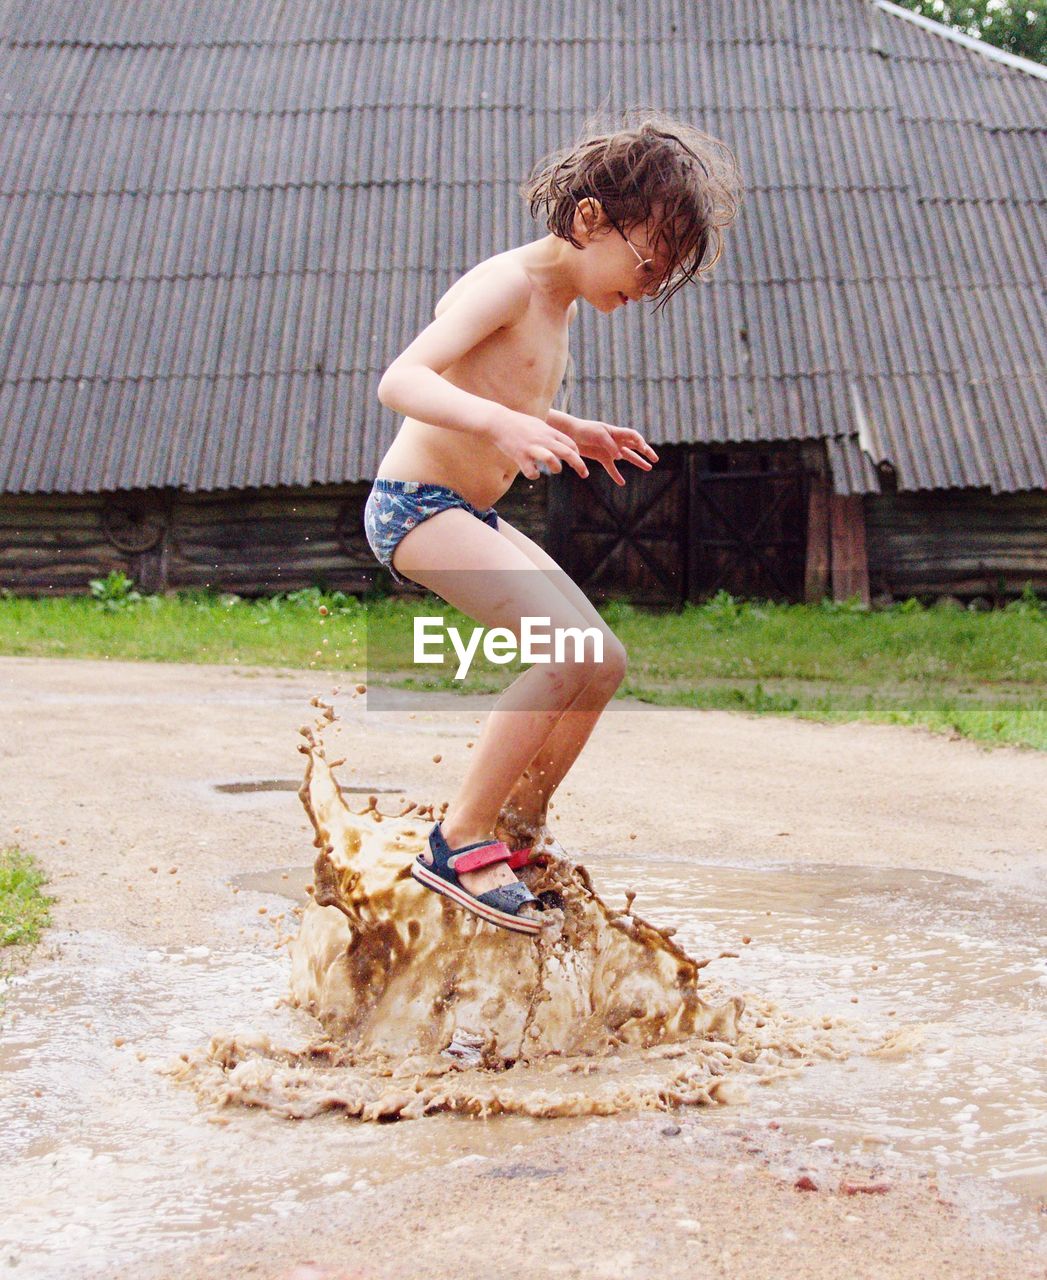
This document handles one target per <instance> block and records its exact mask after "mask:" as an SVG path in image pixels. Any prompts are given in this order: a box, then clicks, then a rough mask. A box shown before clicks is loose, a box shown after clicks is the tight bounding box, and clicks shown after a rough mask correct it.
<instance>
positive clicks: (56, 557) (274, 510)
mask: <svg viewBox="0 0 1047 1280" xmlns="http://www.w3.org/2000/svg"><path fill="white" fill-rule="evenodd" d="M369 490H370V485H369V484H367V483H360V484H347V485H326V486H316V487H313V488H301V489H253V490H223V491H222V492H218V493H178V492H174V491H155V492H149V493H147V492H139V493H120V494H98V495H94V494H87V495H64V494H63V495H53V494H46V495H35V494H34V495H21V494H19V495H12V496H5V497H2V498H0V587H7V588H9V589H10V590H13V591H15V592H19V593H24V594H27V595H47V594H51V595H70V594H77V593H84V592H87V591H88V590H89V586H88V584H89V582H90V579H91V578H96V577H101V576H104V575H105V574H107V573H109V572H110V571H111V570H123V572H124V573H126V574H127V575H128V576H129V577H131V578H132V579H133V580H134V581H135V583H136V584H137V585H139V586H140V587H141V588H143V589H144V590H146V591H164V590H177V589H178V588H181V587H209V588H211V589H213V590H216V591H235V592H237V593H238V594H242V595H260V594H270V593H272V592H276V591H292V590H295V589H297V588H299V587H308V586H314V585H317V584H322V585H324V586H326V587H327V588H329V589H331V590H341V591H348V592H355V591H363V590H366V588H367V587H368V586H369V585H370V584H371V583H372V581H373V579H374V573H375V570H376V569H377V568H378V564H377V561H376V560H375V559H374V556H373V555H372V554H371V549H370V548H369V547H368V545H367V541H366V539H365V537H364V532H363V508H364V502H365V501H366V498H367V494H368V492H369ZM111 503H117V504H120V503H132V504H134V505H135V506H137V507H138V508H140V509H144V510H146V511H148V512H156V513H159V514H160V515H161V516H162V518H163V520H164V522H165V524H166V533H165V534H164V536H163V538H162V539H161V541H160V543H159V544H158V545H157V546H156V547H155V548H154V549H152V550H150V551H146V552H143V553H140V554H135V553H126V552H122V551H119V550H117V548H116V547H115V546H113V545H112V544H111V542H110V541H109V539H108V538H107V536H106V532H105V527H104V523H103V515H104V512H105V509H106V507H107V506H108V505H109V504H111ZM343 509H344V512H345V514H344V518H343V520H342V526H343V529H344V543H345V545H344V546H343V544H342V542H341V541H340V540H339V537H338V532H337V526H338V520H339V516H340V514H341V513H342V512H343ZM545 509H546V497H545V481H544V480H541V481H539V482H538V483H536V484H529V483H528V482H526V481H518V483H517V484H516V485H515V486H514V488H513V489H512V490H511V491H510V492H509V493H508V494H506V496H505V497H504V498H503V499H502V500H501V501H500V502H499V503H498V511H499V513H500V514H502V515H504V516H505V518H506V519H507V520H509V521H510V522H511V523H512V524H514V525H515V526H516V527H517V528H519V529H521V530H523V532H524V533H527V534H528V535H529V536H530V537H532V538H534V539H535V541H536V542H540V543H542V544H543V545H544V541H545Z"/></svg>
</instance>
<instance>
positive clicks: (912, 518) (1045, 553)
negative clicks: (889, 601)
mask: <svg viewBox="0 0 1047 1280" xmlns="http://www.w3.org/2000/svg"><path fill="white" fill-rule="evenodd" d="M865 526H866V542H867V549H868V556H869V584H870V588H871V590H872V593H873V595H874V596H875V595H877V594H881V593H884V592H886V593H888V594H890V595H892V596H895V597H898V598H904V597H907V596H931V595H933V596H937V595H955V596H960V597H971V596H985V597H987V598H989V599H994V598H996V597H1000V596H1010V595H1016V594H1018V593H1020V592H1021V590H1022V588H1023V587H1024V585H1025V584H1026V583H1027V582H1031V583H1032V585H1033V587H1035V588H1036V589H1037V590H1038V591H1047V493H1044V492H1035V493H1006V494H997V495H995V496H994V495H993V494H990V493H989V492H988V491H986V490H976V489H963V490H949V491H936V492H933V493H894V494H879V495H875V496H870V497H866V499H865Z"/></svg>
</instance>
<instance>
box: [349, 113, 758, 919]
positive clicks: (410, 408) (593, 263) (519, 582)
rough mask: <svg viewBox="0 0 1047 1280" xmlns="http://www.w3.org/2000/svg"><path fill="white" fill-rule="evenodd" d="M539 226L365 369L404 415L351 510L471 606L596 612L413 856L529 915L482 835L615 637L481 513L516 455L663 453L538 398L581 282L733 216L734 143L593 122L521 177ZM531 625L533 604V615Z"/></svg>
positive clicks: (704, 255) (552, 392)
mask: <svg viewBox="0 0 1047 1280" xmlns="http://www.w3.org/2000/svg"><path fill="white" fill-rule="evenodd" d="M524 193H525V195H526V197H527V198H528V199H529V201H530V204H531V211H532V213H535V214H537V213H538V212H539V211H540V210H544V211H545V213H546V217H547V224H546V225H547V227H548V229H549V234H548V235H546V236H545V237H544V238H543V239H540V240H536V241H534V242H533V243H530V244H525V245H522V246H520V247H519V248H515V249H510V250H508V251H507V252H504V253H499V254H496V255H495V256H494V257H492V258H488V259H487V260H486V261H484V262H481V263H480V264H479V265H478V266H476V267H473V268H472V270H471V271H469V272H467V273H466V274H465V275H464V276H462V277H461V279H460V280H458V281H457V282H456V283H455V284H454V285H453V286H452V287H451V288H450V289H449V290H448V292H447V293H446V294H445V295H444V296H443V297H442V298H441V299H440V301H439V303H438V304H437V307H436V312H435V315H436V318H435V319H434V320H433V322H432V323H431V324H430V325H429V326H428V327H427V328H426V329H425V330H423V332H422V333H421V334H419V336H418V337H417V338H416V339H415V340H414V341H413V342H412V343H411V345H410V346H409V347H407V348H406V350H405V351H404V352H403V353H402V354H401V355H399V356H397V358H396V359H395V360H394V361H393V363H392V364H391V365H390V366H389V368H388V370H387V371H386V373H385V375H384V376H383V378H382V380H381V383H380V384H379V388H378V396H379V399H380V400H381V402H382V403H383V404H384V405H386V406H387V407H388V408H390V409H394V410H396V411H397V412H398V413H401V414H403V415H404V422H403V425H402V426H401V428H400V431H399V434H398V435H397V437H396V439H395V440H394V441H393V444H392V446H391V447H390V449H389V451H388V453H387V454H386V455H385V458H384V459H383V461H382V464H381V466H380V467H379V469H378V476H377V479H376V480H375V484H374V488H373V489H372V491H371V494H370V497H369V498H368V501H367V507H366V511H365V524H366V529H367V536H368V541H369V543H370V545H371V548H372V550H373V551H374V553H375V555H376V556H377V558H378V559H379V561H381V563H382V564H384V565H385V566H387V567H388V568H389V569H390V570H391V571H392V573H393V576H394V577H395V578H397V579H398V580H400V581H403V580H410V581H412V582H416V583H418V584H419V585H420V586H422V587H425V588H427V589H429V590H430V591H432V592H434V593H435V594H436V595H438V596H440V597H442V598H443V599H444V600H446V601H447V602H448V603H449V604H451V605H453V606H454V607H455V608H457V609H459V610H461V612H462V613H464V614H466V615H467V616H469V617H471V618H473V619H475V620H476V621H477V622H478V623H480V624H481V625H482V626H484V627H487V628H491V627H507V628H508V629H509V630H510V631H512V632H513V633H514V634H515V635H516V636H517V639H519V638H520V629H521V619H523V618H525V617H530V618H541V619H546V618H548V619H549V620H550V621H549V624H547V625H548V627H551V628H554V629H555V628H559V627H574V628H581V629H584V628H592V627H597V628H599V630H600V632H601V633H602V637H603V653H602V659H601V660H598V656H597V654H596V652H595V645H590V646H589V648H586V649H585V651H584V652H583V653H576V654H574V655H573V658H571V659H568V658H567V657H566V656H565V660H564V661H563V662H559V663H543V664H540V665H535V666H532V667H530V668H529V669H528V670H526V671H524V672H523V673H522V674H521V675H520V676H519V677H518V678H517V679H516V680H515V681H514V682H513V683H512V684H511V685H510V686H509V688H508V689H507V690H506V691H505V692H504V693H503V694H502V696H501V697H500V698H499V700H498V702H497V703H496V704H495V707H494V709H493V710H492V711H491V713H490V716H489V717H488V719H487V722H486V724H485V725H484V728H483V732H482V733H481V734H480V737H479V739H478V741H477V743H476V746H475V749H474V751H473V753H472V759H471V762H470V766H469V768H468V770H467V771H466V775H465V778H464V779H463V781H462V783H461V786H460V788H459V790H458V793H457V795H456V796H455V798H454V800H453V802H452V803H451V805H450V807H449V809H448V811H447V813H446V814H445V816H444V818H443V820H442V822H438V823H437V824H436V825H435V827H434V828H433V830H432V832H431V833H430V835H429V848H428V850H427V851H426V852H423V853H422V854H420V855H419V857H418V858H417V859H416V861H415V863H414V865H413V866H412V868H411V871H412V874H413V875H414V877H415V878H416V879H417V880H418V881H419V882H420V883H421V884H423V885H425V887H426V888H429V889H433V890H435V891H436V892H438V893H442V894H444V895H445V896H447V897H448V898H449V899H451V900H452V901H454V902H455V903H457V904H459V905H461V906H462V907H464V908H466V909H467V910H469V911H472V912H473V913H474V914H476V915H478V916H480V917H481V918H482V919H484V920H487V921H488V922H490V923H491V924H495V925H498V926H500V927H502V928H505V929H510V930H514V931H516V932H519V933H525V934H530V935H534V934H537V933H538V931H539V930H540V928H541V911H540V910H539V907H540V904H539V903H538V902H537V900H536V899H535V897H534V895H533V894H532V893H531V892H530V890H529V889H528V888H527V887H526V886H525V885H524V884H523V883H522V882H521V881H519V880H518V879H517V878H516V876H515V875H514V874H513V872H514V870H516V869H518V868H519V867H521V866H523V865H525V864H526V862H527V860H528V858H529V856H530V849H529V848H522V849H517V850H515V851H511V850H510V849H509V847H508V845H507V844H505V843H503V842H502V841H501V840H498V839H497V838H496V831H497V829H498V826H499V822H500V821H501V820H502V819H503V818H504V814H505V813H509V812H512V813H513V815H514V818H515V820H516V824H517V825H516V829H517V830H524V831H529V832H531V833H532V834H534V833H536V832H538V831H539V830H540V829H541V828H542V826H543V824H544V821H545V815H546V809H547V806H548V803H549V798H550V796H551V795H552V794H553V792H554V791H555V790H556V788H557V787H558V786H559V784H560V782H561V781H562V780H563V778H564V776H565V775H566V773H567V771H568V770H569V769H570V767H571V765H572V764H573V763H574V761H575V759H576V757H577V756H578V754H579V752H580V751H581V749H582V747H583V746H584V745H585V742H586V740H587V739H588V737H589V735H590V733H591V732H592V730H593V727H594V726H595V724H596V721H597V720H598V719H599V716H600V714H601V712H602V711H603V709H604V707H605V706H606V705H607V703H608V701H610V699H611V697H612V696H613V694H614V691H615V690H616V689H617V688H618V686H619V684H620V683H621V681H622V678H623V676H624V673H625V661H626V657H625V650H624V649H623V647H622V645H621V643H620V642H619V641H618V639H617V638H616V637H615V636H614V635H613V634H612V632H611V631H610V630H609V629H608V627H607V625H606V623H605V622H604V621H603V619H602V618H601V617H600V615H599V613H597V611H596V609H595V608H594V607H593V605H592V604H591V603H590V601H589V600H588V599H587V597H586V596H585V594H584V593H583V592H582V591H581V589H580V588H579V587H578V586H577V585H576V584H575V583H574V582H572V581H571V579H570V578H569V577H568V576H567V574H566V573H564V572H563V570H561V569H560V567H559V566H558V565H557V564H556V562H555V561H554V560H553V559H552V558H551V557H550V556H548V555H547V554H546V553H545V552H544V551H543V550H542V549H541V548H540V547H539V546H538V545H537V544H536V543H535V542H533V541H532V540H531V539H530V538H528V537H526V536H525V535H524V534H523V533H521V532H520V531H519V530H518V529H515V528H514V527H513V526H512V525H510V524H509V523H508V522H507V521H506V520H504V519H502V518H501V517H500V516H498V515H497V514H496V513H495V510H494V507H493V504H494V503H495V502H497V501H498V499H499V498H501V497H502V495H503V494H504V493H505V492H506V491H507V490H508V488H509V487H510V485H511V484H512V483H513V480H514V479H515V478H516V475H517V473H518V472H522V473H523V474H524V475H525V476H526V477H527V478H528V479H530V480H534V479H536V478H537V476H538V475H539V474H540V473H545V474H549V473H556V472H559V471H561V470H562V469H563V467H564V466H565V465H566V466H568V467H570V468H571V469H572V470H573V471H575V472H576V473H577V474H578V475H579V476H581V477H582V478H583V479H584V478H586V477H587V476H588V474H589V471H588V468H587V467H586V464H585V459H587V458H588V459H589V460H591V461H593V462H598V463H599V464H600V465H601V466H602V467H603V468H604V469H605V470H606V471H607V472H608V474H609V475H610V476H611V478H612V480H613V481H614V482H615V483H616V484H619V485H623V484H625V480H624V478H623V476H622V475H621V473H620V471H619V470H618V466H617V464H618V463H619V462H627V463H629V464H630V465H632V466H635V467H639V468H641V469H642V470H645V471H649V470H650V469H651V467H652V464H654V463H655V462H657V461H658V455H657V454H656V453H655V451H654V449H652V448H651V446H650V445H649V444H648V443H647V442H646V440H645V439H644V438H643V436H642V435H641V434H640V433H639V432H638V431H635V430H632V429H631V428H628V427H617V426H611V425H609V424H608V423H604V422H596V421H590V420H588V419H583V418H576V417H573V416H572V415H570V414H567V413H561V412H559V411H558V410H555V409H553V408H552V403H553V400H554V398H555V396H556V393H557V390H558V388H559V386H560V383H561V381H562V379H563V376H564V371H565V368H566V364H567V343H568V326H569V325H570V323H571V321H572V320H573V319H574V317H575V314H576V313H577V310H578V299H579V298H582V299H583V300H584V301H586V302H587V303H589V305H590V306H593V307H595V308H596V309H597V310H598V311H602V312H604V313H605V314H609V313H610V312H612V311H615V310H617V309H618V308H619V307H625V306H628V305H629V304H630V303H634V304H635V303H637V302H640V301H641V300H643V299H645V298H657V299H660V300H661V301H664V300H665V299H666V298H668V297H669V295H671V294H672V293H674V292H676V290H677V289H678V288H680V287H681V285H683V284H684V283H686V282H687V281H688V280H693V279H696V278H697V279H700V278H701V276H702V275H703V274H704V273H705V272H706V271H708V270H709V269H710V268H711V267H712V266H713V264H714V263H715V262H716V261H717V259H718V258H719V256H720V253H721V252H722V248H723V240H722V230H723V228H724V227H726V226H727V225H728V224H729V223H730V222H731V220H732V219H733V217H734V214H735V211H736V207H737V197H738V186H737V171H736V169H735V166H734V158H733V156H732V155H731V153H730V151H729V150H728V148H727V147H725V146H724V144H723V143H721V142H718V141H716V140H715V139H713V138H711V137H709V136H708V135H707V134H704V133H701V132H700V131H698V130H696V129H693V128H691V127H690V126H688V125H685V124H682V123H680V122H678V121H674V120H671V119H668V118H667V117H665V116H662V115H658V114H656V113H651V112H648V113H645V114H644V115H642V116H639V117H637V118H634V119H633V120H631V121H629V120H627V121H626V122H625V124H624V127H622V128H620V129H618V130H615V131H612V132H603V133H599V132H595V131H590V132H589V133H588V134H587V135H586V136H585V137H583V139H582V140H581V141H580V142H578V143H576V144H575V145H574V146H572V147H569V148H567V149H565V150H563V151H561V152H558V153H556V154H555V155H553V156H550V157H549V158H548V159H546V160H545V161H543V162H542V163H541V164H540V165H539V166H538V168H537V169H536V170H535V172H534V174H533V175H532V177H531V179H530V181H529V183H528V184H527V186H526V187H525V189H524ZM543 625H545V624H543Z"/></svg>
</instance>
